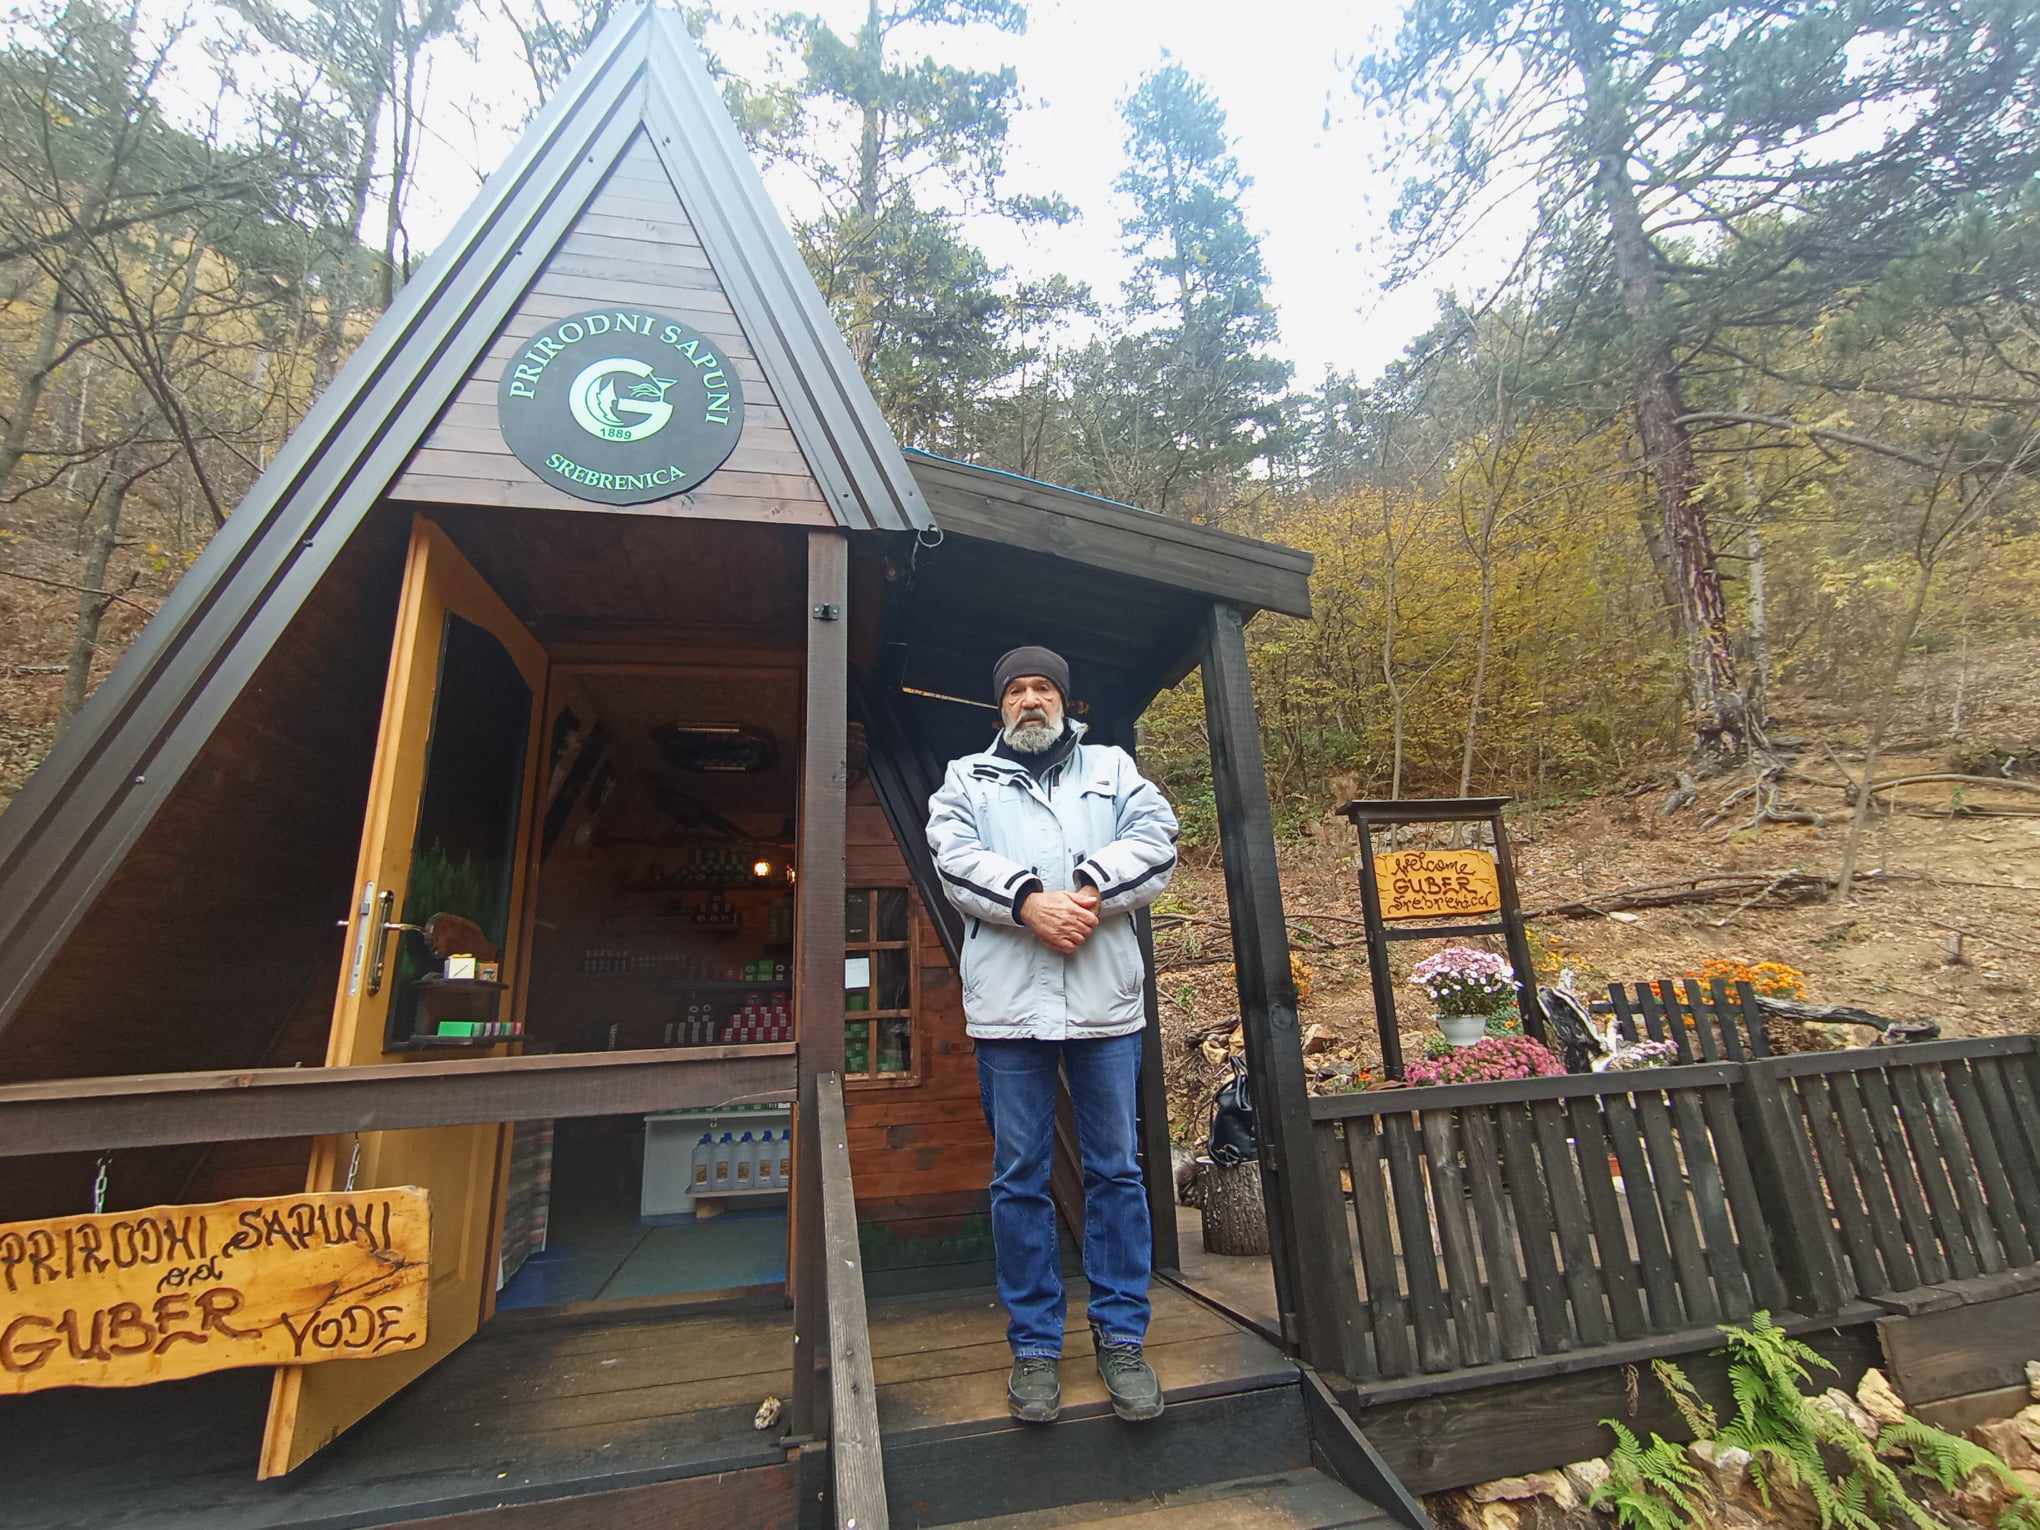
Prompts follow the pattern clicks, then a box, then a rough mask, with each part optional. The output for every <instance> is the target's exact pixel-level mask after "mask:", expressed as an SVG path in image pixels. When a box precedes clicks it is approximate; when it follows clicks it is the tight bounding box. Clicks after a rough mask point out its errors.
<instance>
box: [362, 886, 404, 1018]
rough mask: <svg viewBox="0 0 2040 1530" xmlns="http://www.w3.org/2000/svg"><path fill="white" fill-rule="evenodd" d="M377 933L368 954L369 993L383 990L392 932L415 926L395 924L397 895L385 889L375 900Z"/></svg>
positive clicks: (372, 939)
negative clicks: (393, 917)
mask: <svg viewBox="0 0 2040 1530" xmlns="http://www.w3.org/2000/svg"><path fill="white" fill-rule="evenodd" d="M375 908H376V912H375V933H374V935H373V936H372V937H371V942H370V946H369V953H368V991H369V992H370V993H371V994H373V993H379V992H381V990H382V980H383V966H384V964H385V963H386V962H387V961H388V960H389V954H390V952H389V946H390V931H391V930H402V929H410V928H413V926H410V925H405V924H398V923H394V922H392V921H391V919H390V915H391V914H393V913H395V912H396V909H397V895H396V894H395V893H393V892H391V891H390V890H389V889H388V888H384V889H383V890H382V891H381V892H380V893H378V894H377V895H376V900H375Z"/></svg>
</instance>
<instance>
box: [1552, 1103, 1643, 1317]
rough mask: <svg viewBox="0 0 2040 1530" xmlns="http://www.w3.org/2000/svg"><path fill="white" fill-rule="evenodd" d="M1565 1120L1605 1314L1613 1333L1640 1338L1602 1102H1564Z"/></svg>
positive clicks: (1638, 1300) (1639, 1306)
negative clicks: (1605, 1298) (1582, 1191)
mask: <svg viewBox="0 0 2040 1530" xmlns="http://www.w3.org/2000/svg"><path fill="white" fill-rule="evenodd" d="M1567 1121H1568V1124H1569V1125H1570V1126H1571V1128H1572V1136H1573V1147H1574V1151H1575V1152H1576V1153H1577V1154H1578V1155H1579V1171H1580V1181H1581V1183H1582V1185H1583V1186H1584V1187H1585V1189H1586V1196H1587V1212H1588V1214H1589V1215H1590V1216H1591V1217H1592V1218H1593V1222H1594V1251H1595V1258H1594V1263H1595V1264H1596V1265H1597V1266H1598V1267H1599V1268H1600V1271H1601V1276H1602V1279H1603V1281H1604V1282H1605V1283H1606V1285H1607V1288H1608V1314H1609V1318H1610V1320H1611V1321H1612V1322H1613V1324H1614V1328H1615V1336H1616V1337H1617V1338H1618V1339H1640V1338H1642V1337H1643V1335H1644V1334H1645V1333H1646V1332H1648V1330H1649V1324H1648V1322H1647V1321H1646V1319H1645V1318H1644V1315H1643V1298H1642V1295H1641V1290H1642V1287H1641V1284H1640V1281H1639V1276H1638V1271H1637V1264H1636V1260H1635V1259H1634V1257H1632V1256H1631V1254H1630V1252H1629V1237H1628V1233H1627V1232H1626V1230H1625V1229H1624V1228H1623V1225H1622V1203H1621V1201H1620V1200H1619V1199H1618V1198H1617V1196H1616V1193H1615V1178H1614V1175H1613V1173H1612V1172H1611V1171H1610V1169H1609V1166H1608V1156H1609V1154H1610V1152H1612V1151H1613V1150H1612V1149H1611V1148H1610V1147H1609V1146H1608V1139H1607V1134H1606V1133H1605V1132H1604V1131H1603V1129H1602V1125H1601V1107H1600V1105H1599V1103H1598V1102H1596V1101H1594V1100H1591V1099H1576V1100H1572V1101H1570V1102H1569V1104H1568V1109H1567Z"/></svg>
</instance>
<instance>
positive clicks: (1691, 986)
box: [1686, 978, 1750, 1062]
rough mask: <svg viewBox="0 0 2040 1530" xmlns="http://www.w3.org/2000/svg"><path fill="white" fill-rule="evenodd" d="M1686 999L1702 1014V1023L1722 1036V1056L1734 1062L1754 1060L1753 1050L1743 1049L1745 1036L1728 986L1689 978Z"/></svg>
mask: <svg viewBox="0 0 2040 1530" xmlns="http://www.w3.org/2000/svg"><path fill="white" fill-rule="evenodd" d="M1686 1002H1687V1003H1688V1004H1690V1005H1692V1006H1693V1013H1694V1014H1696V1015H1699V1016H1700V1017H1701V1020H1700V1024H1701V1025H1702V1026H1703V1027H1709V1028H1711V1029H1712V1030H1713V1031H1714V1032H1715V1033H1716V1034H1717V1035H1719V1036H1720V1037H1721V1054H1722V1056H1724V1057H1726V1058H1727V1059H1728V1060H1729V1061H1730V1062H1748V1061H1749V1060H1750V1059H1749V1053H1748V1052H1747V1051H1745V1050H1744V1048H1743V1041H1742V1035H1741V1032H1740V1030H1739V1029H1738V1027H1737V1026H1736V1023H1735V1022H1736V1016H1735V1011H1734V1010H1733V1009H1732V1008H1731V1007H1730V1004H1729V999H1728V992H1727V990H1726V989H1724V988H1723V987H1722V986H1721V985H1720V984H1719V983H1703V982H1701V981H1700V980H1699V979H1698V978H1687V979H1686Z"/></svg>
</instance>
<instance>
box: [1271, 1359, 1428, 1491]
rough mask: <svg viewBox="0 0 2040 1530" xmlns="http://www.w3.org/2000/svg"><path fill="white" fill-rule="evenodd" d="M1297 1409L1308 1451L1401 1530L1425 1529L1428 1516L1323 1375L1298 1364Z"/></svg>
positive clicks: (1323, 1467)
mask: <svg viewBox="0 0 2040 1530" xmlns="http://www.w3.org/2000/svg"><path fill="white" fill-rule="evenodd" d="M1303 1411H1304V1414H1305V1416H1306V1417H1307V1418H1308V1419H1309V1420H1310V1453H1311V1457H1312V1459H1313V1460H1315V1461H1316V1462H1317V1463H1318V1464H1319V1466H1320V1467H1321V1468H1322V1469H1323V1470H1325V1471H1328V1472H1330V1473H1331V1474H1332V1475H1333V1476H1334V1477H1336V1478H1338V1479H1339V1481H1341V1482H1343V1483H1345V1484H1346V1486H1347V1487H1349V1488H1351V1489H1352V1490H1353V1491H1354V1492H1356V1493H1358V1494H1359V1495H1360V1496H1361V1497H1362V1498H1364V1499H1366V1500H1367V1501H1368V1502H1369V1503H1371V1504H1373V1505H1374V1506H1375V1507H1376V1508H1378V1509H1380V1510H1381V1511H1382V1512H1383V1513H1384V1514H1386V1515H1388V1517H1389V1518H1390V1519H1392V1520H1394V1521H1395V1522H1396V1523H1397V1524H1399V1525H1402V1526H1404V1527H1405V1530H1431V1519H1430V1516H1429V1515H1427V1514H1425V1513H1424V1506H1423V1505H1422V1504H1421V1503H1419V1502H1417V1500H1416V1497H1415V1496H1414V1495H1413V1494H1412V1493H1411V1492H1410V1490H1409V1489H1408V1488H1406V1487H1404V1486H1403V1483H1402V1479H1401V1478H1400V1477H1398V1476H1396V1474H1395V1473H1394V1471H1392V1470H1391V1469H1390V1468H1389V1465H1388V1463H1387V1462H1386V1461H1384V1460H1382V1459H1381V1452H1380V1451H1378V1450H1376V1449H1375V1448H1374V1446H1373V1443H1372V1442H1371V1441H1369V1440H1368V1438H1367V1436H1366V1435H1365V1434H1364V1433H1362V1432H1361V1429H1360V1426H1359V1425H1358V1424H1357V1423H1355V1422H1354V1420H1353V1415H1352V1414H1350V1413H1348V1412H1347V1411H1346V1410H1345V1408H1344V1406H1343V1405H1342V1404H1341V1403H1340V1402H1339V1399H1338V1398H1337V1397H1335V1396H1334V1395H1333V1394H1332V1389H1331V1388H1330V1387H1328V1386H1326V1385H1325V1381H1324V1378H1323V1377H1322V1376H1320V1375H1318V1373H1317V1372H1316V1371H1314V1370H1312V1369H1311V1368H1310V1367H1309V1366H1305V1367H1303Z"/></svg>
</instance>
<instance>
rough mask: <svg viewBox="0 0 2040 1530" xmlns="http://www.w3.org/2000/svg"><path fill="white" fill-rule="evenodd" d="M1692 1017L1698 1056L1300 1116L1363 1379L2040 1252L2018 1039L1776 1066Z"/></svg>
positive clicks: (1756, 1043)
mask: <svg viewBox="0 0 2040 1530" xmlns="http://www.w3.org/2000/svg"><path fill="white" fill-rule="evenodd" d="M1646 1013H1648V1012H1646ZM1649 1018H1651V1019H1655V1020H1657V1021H1658V1022H1659V1024H1660V1025H1662V1024H1665V1023H1666V1020H1667V1019H1668V1018H1669V1019H1670V1022H1671V1025H1673V1026H1676V1025H1677V1024H1678V1020H1677V1011H1676V1009H1673V1008H1671V1007H1670V1006H1666V1007H1664V1008H1662V1009H1658V1010H1657V1011H1656V1013H1655V1014H1650V1015H1649ZM1704 1018H1706V1019H1718V1020H1723V1021H1726V1020H1727V1019H1730V1018H1740V1017H1729V1016H1711V1015H1710V1016H1706V1017H1704ZM1696 1020H1701V1022H1702V1023H1696V1024H1694V1025H1693V1026H1691V1027H1689V1028H1688V1029H1689V1030H1690V1032H1691V1034H1690V1036H1688V1037H1687V1038H1686V1041H1687V1045H1686V1046H1685V1047H1683V1048H1682V1050H1685V1051H1687V1053H1688V1055H1711V1057H1712V1059H1714V1060H1709V1061H1701V1062H1694V1063H1690V1064H1684V1065H1678V1066H1671V1067H1665V1068H1653V1069H1644V1070H1639V1071H1635V1072H1628V1073H1605V1074H1568V1075H1565V1076H1563V1077H1558V1078H1539V1079H1523V1080H1512V1081H1509V1082H1504V1083H1485V1084H1464V1085H1447V1086H1440V1087H1433V1088H1422V1089H1404V1090H1386V1091H1377V1092H1372V1093H1365V1094H1354V1095H1343V1096H1334V1097H1329V1098H1322V1099H1317V1100H1313V1101H1312V1102H1311V1115H1312V1118H1313V1130H1314V1131H1315V1132H1316V1133H1317V1134H1318V1138H1319V1141H1318V1147H1319V1151H1320V1161H1321V1162H1324V1163H1327V1164H1328V1165H1336V1166H1338V1167H1339V1168H1340V1169H1341V1170H1342V1171H1343V1173H1342V1176H1341V1178H1342V1179H1343V1180H1344V1181H1346V1183H1345V1185H1344V1187H1343V1189H1344V1193H1343V1195H1342V1196H1341V1197H1340V1198H1339V1206H1338V1210H1339V1212H1340V1213H1341V1215H1342V1216H1344V1217H1345V1219H1346V1228H1347V1231H1348V1233H1349V1235H1350V1237H1351V1240H1352V1245H1353V1250H1354V1258H1353V1260H1352V1264H1353V1267H1354V1271H1355V1274H1354V1278H1353V1280H1352V1281H1351V1282H1350V1283H1349V1284H1348V1286H1347V1289H1346V1290H1345V1291H1343V1292H1340V1293H1334V1296H1335V1300H1336V1303H1337V1305H1338V1307H1339V1308H1340V1309H1341V1310H1342V1312H1343V1313H1344V1323H1343V1327H1344V1329H1345V1331H1346V1332H1347V1333H1348V1335H1349V1341H1348V1344H1347V1367H1348V1369H1349V1370H1350V1371H1351V1373H1352V1374H1353V1376H1354V1377H1355V1379H1356V1380H1368V1379H1388V1378H1395V1377H1404V1376H1412V1375H1416V1374H1419V1373H1421V1374H1424V1375H1431V1376H1435V1375H1438V1374H1440V1373H1444V1372H1452V1371H1467V1370H1479V1369H1482V1368H1493V1367H1504V1366H1510V1365H1516V1366H1519V1367H1520V1366H1521V1365H1522V1364H1523V1363H1524V1362H1533V1361H1539V1360H1542V1359H1545V1358H1547V1357H1553V1356H1559V1355H1573V1356H1577V1355H1580V1354H1583V1353H1591V1352H1593V1351H1597V1350H1602V1349H1608V1350H1610V1351H1614V1350H1618V1349H1624V1348H1627V1349H1630V1350H1634V1349H1635V1347H1636V1346H1637V1344H1638V1343H1639V1342H1641V1343H1643V1344H1645V1346H1646V1347H1649V1346H1650V1345H1651V1344H1652V1343H1653V1342H1654V1341H1657V1345H1658V1347H1666V1346H1664V1345H1663V1343H1662V1342H1661V1341H1663V1340H1665V1339H1666V1338H1667V1337H1668V1336H1673V1335H1684V1334H1696V1335H1703V1336H1706V1337H1709V1338H1711V1337H1712V1330H1713V1328H1714V1325H1716V1324H1719V1323H1722V1322H1729V1321H1736V1320H1739V1319H1743V1318H1746V1317H1748V1316H1749V1314H1751V1313H1752V1312H1754V1311H1756V1310H1758V1309H1764V1310H1767V1311H1770V1312H1771V1313H1773V1314H1774V1315H1777V1316H1780V1317H1783V1318H1792V1317H1806V1318H1814V1317H1823V1316H1831V1315H1833V1314H1834V1313H1837V1312H1839V1311H1840V1310H1841V1309H1842V1308H1843V1307H1844V1306H1845V1305H1848V1304H1850V1303H1855V1302H1860V1301H1862V1300H1864V1299H1871V1300H1879V1299H1884V1298H1888V1297H1890V1296H1892V1295H1894V1294H1896V1293H1900V1292H1904V1291H1907V1290H1910V1289H1914V1288H1917V1287H1919V1286H1921V1285H1924V1284H1930V1283H1941V1282H1946V1281H1951V1280H1955V1281H1959V1280H1963V1279H1966V1278H1969V1277H1973V1276H1978V1275H1990V1274H1996V1273H1998V1272H2001V1271H2004V1270H2007V1269H2012V1268H2018V1267H2022V1266H2027V1265H2031V1264H2033V1263H2035V1262H2036V1260H2040V1109H2036V1101H2040V1053H2036V1044H2035V1041H2034V1039H2033V1038H2031V1037H2009V1038H1990V1039H1983V1040H1975V1041H1951V1042H1930V1043H1924V1044H1915V1045H1910V1046H1903V1047H1878V1048H1866V1049H1861V1050H1851V1051H1841V1052H1819V1053H1809V1054H1803V1055H1798V1056H1789V1057H1774V1056H1769V1055H1767V1053H1768V1048H1765V1047H1764V1046H1763V1045H1762V1037H1761V1033H1760V1030H1757V1031H1753V1030H1749V1029H1742V1030H1740V1032H1739V1033H1738V1032H1737V1031H1734V1030H1730V1029H1729V1028H1728V1027H1727V1026H1726V1025H1725V1024H1724V1025H1718V1026H1709V1025H1707V1024H1705V1023H1704V1019H1703V1017H1696ZM1657 1028H1658V1027H1657V1026H1651V1027H1649V1029H1653V1030H1654V1029H1657ZM1668 1028H1669V1027H1668ZM1660 1034H1662V1032H1660ZM1731 1035H1732V1036H1733V1037H1734V1043H1733V1044H1731V1043H1729V1042H1728V1041H1727V1040H1726V1038H1727V1037H1729V1036H1731ZM1348 1207H1350V1210H1348Z"/></svg>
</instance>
